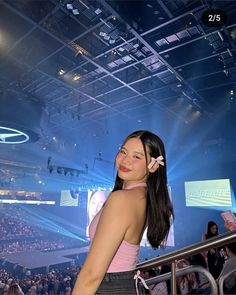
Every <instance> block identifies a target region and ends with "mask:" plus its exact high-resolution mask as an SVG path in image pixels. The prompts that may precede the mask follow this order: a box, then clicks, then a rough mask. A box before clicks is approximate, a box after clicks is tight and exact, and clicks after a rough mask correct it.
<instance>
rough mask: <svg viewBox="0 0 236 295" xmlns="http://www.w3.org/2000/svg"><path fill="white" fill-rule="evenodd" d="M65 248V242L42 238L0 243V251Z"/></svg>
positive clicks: (12, 251) (14, 251) (13, 251)
mask: <svg viewBox="0 0 236 295" xmlns="http://www.w3.org/2000/svg"><path fill="white" fill-rule="evenodd" d="M63 248H65V244H64V243H63V242H62V241H59V240H57V241H56V240H54V241H52V240H43V239H38V238H35V239H34V240H33V241H25V240H23V241H14V242H8V243H1V244H0V253H1V254H4V253H16V252H21V251H35V250H40V251H51V250H58V249H63Z"/></svg>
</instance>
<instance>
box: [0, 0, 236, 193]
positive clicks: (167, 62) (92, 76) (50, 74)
mask: <svg viewBox="0 0 236 295" xmlns="http://www.w3.org/2000/svg"><path fill="white" fill-rule="evenodd" d="M208 9H213V10H211V11H212V13H213V15H214V14H215V13H216V12H217V11H216V10H214V9H221V10H222V11H223V12H224V14H225V15H226V17H227V20H226V23H225V24H218V27H217V26H211V27H210V26H208V25H206V24H204V23H203V22H202V14H203V13H204V12H205V11H207V10H208ZM217 13H218V12H217ZM220 16H221V17H222V15H220ZM215 23H217V22H216V21H215ZM235 49H236V1H208V0H202V1H195V0H189V1H188V0H151V1H149V0H145V1H144V0H143V1H141V0H139V1H126V0H123V1H116V0H112V1H108V0H107V1H105V0H99V1H88V0H75V1H63V0H60V1H54V0H48V1H45V0H43V1H39V0H35V1H33V0H14V1H7V0H5V1H4V0H0V70H1V77H0V91H1V96H0V102H1V105H0V106H1V110H0V123H1V125H2V126H4V127H10V128H15V129H17V130H21V131H24V132H26V133H27V134H29V135H30V142H28V143H22V144H18V145H17V144H14V145H10V144H6V142H5V143H4V140H5V139H4V136H3V135H2V136H1V137H0V178H1V182H0V186H1V187H2V188H13V189H14V188H15V189H35V190H42V191H44V190H48V191H49V190H55V189H58V190H59V189H63V188H66V187H70V186H73V185H78V184H79V185H80V186H84V187H86V186H91V185H109V183H110V182H111V181H112V178H113V176H112V173H113V158H114V155H115V153H116V150H117V148H118V147H119V144H121V140H122V138H123V137H124V136H125V135H127V134H128V133H129V132H131V131H133V130H135V129H144V128H145V129H146V128H147V129H150V130H152V131H155V132H157V133H159V134H160V135H161V137H163V139H164V141H165V142H166V143H167V152H168V154H169V155H170V157H171V155H174V154H175V153H176V151H177V150H178V149H181V148H184V147H185V148H187V147H189V142H193V141H194V142H197V143H200V142H203V143H204V144H206V145H207V144H208V145H209V144H211V143H212V144H219V143H222V142H223V143H226V144H228V145H230V146H234V144H235V140H234V141H233V144H232V141H231V138H232V133H233V132H234V136H235V130H234V123H235V99H236V96H235V94H236V50H235ZM4 132H5V131H4ZM4 132H3V131H2V133H4ZM0 134H1V132H0ZM49 157H50V158H49ZM60 167H61V168H62V169H61V170H60V169H59V173H60V171H61V173H62V175H59V173H58V168H60ZM87 167H88V168H87ZM49 168H50V169H49ZM65 168H68V169H65ZM64 174H66V175H64ZM78 175H79V176H78Z"/></svg>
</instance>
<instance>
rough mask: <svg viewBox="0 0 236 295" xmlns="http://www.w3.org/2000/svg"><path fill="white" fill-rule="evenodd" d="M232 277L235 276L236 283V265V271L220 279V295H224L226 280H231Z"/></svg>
mask: <svg viewBox="0 0 236 295" xmlns="http://www.w3.org/2000/svg"><path fill="white" fill-rule="evenodd" d="M230 276H234V281H235V282H236V265H235V269H234V270H232V271H231V272H229V273H227V274H225V275H224V276H222V277H221V278H220V279H219V294H220V295H224V281H225V279H227V278H229V277H230Z"/></svg>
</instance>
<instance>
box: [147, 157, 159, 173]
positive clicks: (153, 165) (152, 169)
mask: <svg viewBox="0 0 236 295" xmlns="http://www.w3.org/2000/svg"><path fill="white" fill-rule="evenodd" d="M158 167H159V163H158V162H157V160H156V159H155V158H153V157H152V158H151V162H150V163H149V164H148V170H149V172H151V173H154V172H155V171H156V170H157V169H158Z"/></svg>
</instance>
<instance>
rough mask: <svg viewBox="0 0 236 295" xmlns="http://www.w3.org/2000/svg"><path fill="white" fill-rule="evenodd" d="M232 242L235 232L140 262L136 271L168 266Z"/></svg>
mask: <svg viewBox="0 0 236 295" xmlns="http://www.w3.org/2000/svg"><path fill="white" fill-rule="evenodd" d="M232 242H236V230H234V231H231V232H227V233H224V234H221V235H218V236H216V237H213V238H210V239H208V240H205V241H202V242H199V243H196V244H193V245H190V246H187V247H184V248H182V249H179V250H176V251H173V252H170V253H167V254H164V255H162V256H159V257H155V258H153V259H149V260H147V261H144V262H141V263H139V264H137V267H136V270H138V269H139V270H140V269H146V268H152V267H156V266H160V265H162V264H170V263H172V262H173V261H175V260H178V259H182V258H186V257H189V256H192V255H195V254H197V253H199V252H203V251H206V250H209V249H211V248H216V247H220V246H223V245H225V244H228V243H232Z"/></svg>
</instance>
